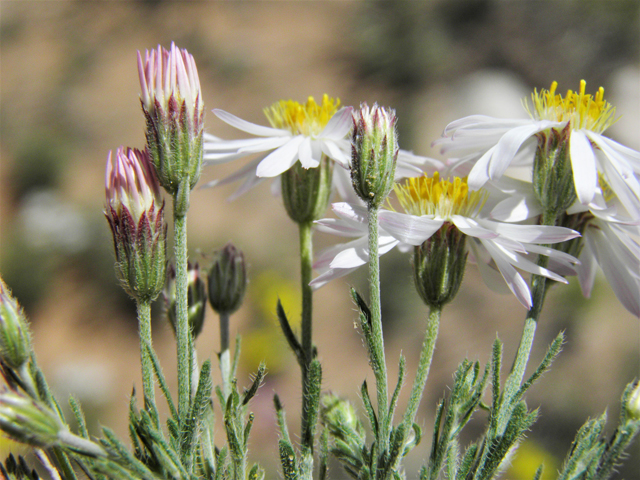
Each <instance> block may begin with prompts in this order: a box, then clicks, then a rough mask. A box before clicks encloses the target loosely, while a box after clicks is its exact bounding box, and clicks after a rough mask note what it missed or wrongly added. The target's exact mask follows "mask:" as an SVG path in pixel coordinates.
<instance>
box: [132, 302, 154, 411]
mask: <svg viewBox="0 0 640 480" xmlns="http://www.w3.org/2000/svg"><path fill="white" fill-rule="evenodd" d="M136 307H137V308H138V329H139V332H140V333H139V334H140V364H141V365H142V392H143V394H144V403H145V408H146V409H147V410H148V409H149V407H153V409H154V410H155V405H156V394H155V385H154V381H153V362H152V361H151V356H150V355H149V352H148V351H147V349H146V348H145V345H149V347H151V345H152V341H151V303H150V302H148V301H138V302H136ZM147 402H148V404H147Z"/></svg>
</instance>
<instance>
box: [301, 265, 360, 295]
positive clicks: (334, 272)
mask: <svg viewBox="0 0 640 480" xmlns="http://www.w3.org/2000/svg"><path fill="white" fill-rule="evenodd" d="M354 270H355V268H329V269H326V270H325V271H324V272H323V273H322V274H321V275H318V276H317V277H316V278H314V279H313V280H312V281H311V282H309V286H311V287H313V289H314V290H317V289H319V288H320V287H323V286H325V285H326V284H327V283H329V282H330V281H331V280H335V279H336V278H340V277H344V276H345V275H348V274H350V273H351V272H353V271H354Z"/></svg>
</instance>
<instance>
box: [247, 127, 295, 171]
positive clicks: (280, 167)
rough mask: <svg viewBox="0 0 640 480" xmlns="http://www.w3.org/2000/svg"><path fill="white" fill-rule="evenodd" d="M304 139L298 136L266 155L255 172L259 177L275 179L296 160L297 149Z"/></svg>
mask: <svg viewBox="0 0 640 480" xmlns="http://www.w3.org/2000/svg"><path fill="white" fill-rule="evenodd" d="M303 139H304V137H303V136H302V135H298V136H297V137H293V138H292V139H291V140H290V141H289V142H287V143H285V144H284V145H283V146H281V147H280V148H278V149H276V150H274V151H273V152H271V153H270V154H269V155H267V156H266V157H265V158H264V160H262V162H260V165H258V168H257V170H256V175H257V176H259V177H276V176H278V175H280V174H281V173H283V172H285V171H287V170H288V169H289V168H291V167H292V166H293V164H294V163H296V161H297V160H298V147H299V145H300V143H302V140H303Z"/></svg>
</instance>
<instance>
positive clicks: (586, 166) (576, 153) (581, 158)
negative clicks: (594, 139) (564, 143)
mask: <svg viewBox="0 0 640 480" xmlns="http://www.w3.org/2000/svg"><path fill="white" fill-rule="evenodd" d="M569 152H570V153H569V155H570V157H571V170H572V172H573V183H574V184H575V187H576V195H577V196H578V200H579V201H580V203H582V204H583V205H587V204H588V203H590V202H591V200H593V197H594V195H595V193H596V183H597V181H598V173H597V168H596V156H595V154H594V153H593V147H591V143H590V142H589V139H588V138H587V136H586V135H585V134H584V132H583V131H581V130H573V131H572V132H571V138H570V139H569Z"/></svg>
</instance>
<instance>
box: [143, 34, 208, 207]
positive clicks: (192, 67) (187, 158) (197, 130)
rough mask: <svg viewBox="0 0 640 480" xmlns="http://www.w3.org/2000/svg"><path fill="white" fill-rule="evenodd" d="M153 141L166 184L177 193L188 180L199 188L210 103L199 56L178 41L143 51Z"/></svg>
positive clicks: (146, 108)
mask: <svg viewBox="0 0 640 480" xmlns="http://www.w3.org/2000/svg"><path fill="white" fill-rule="evenodd" d="M138 74H139V76H140V88H141V92H142V93H141V95H140V101H141V103H142V110H143V111H144V114H145V118H146V122H147V131H146V136H147V145H148V148H149V152H150V155H151V158H152V160H153V163H154V165H155V167H156V171H157V172H158V177H159V179H160V183H161V185H162V186H163V187H164V188H165V189H166V190H167V192H169V193H170V194H172V195H174V194H176V193H177V191H178V188H179V185H180V184H181V183H182V182H183V181H184V180H188V182H189V183H188V185H189V188H190V189H191V188H193V187H194V186H195V184H196V183H197V182H198V179H199V178H200V170H201V168H202V155H203V151H202V134H203V129H204V106H203V103H202V94H201V92H200V80H199V78H198V70H197V69H196V64H195V61H194V59H193V57H192V56H191V55H190V54H189V53H188V52H187V51H186V50H180V49H178V47H176V46H175V44H173V43H172V44H171V49H170V50H166V49H164V48H162V47H161V46H160V45H158V48H157V50H151V51H147V52H146V53H145V56H144V60H143V59H142V55H141V54H140V52H138Z"/></svg>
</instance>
